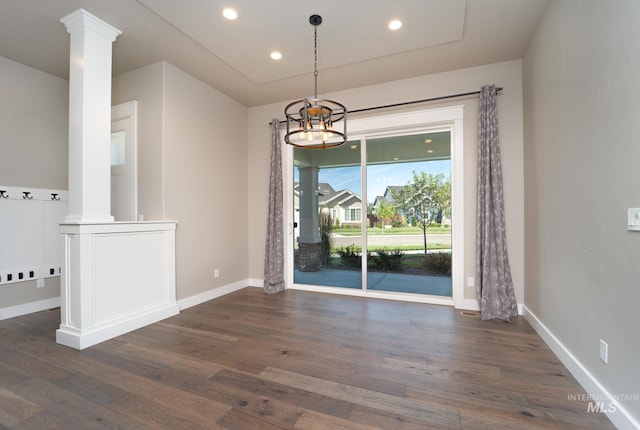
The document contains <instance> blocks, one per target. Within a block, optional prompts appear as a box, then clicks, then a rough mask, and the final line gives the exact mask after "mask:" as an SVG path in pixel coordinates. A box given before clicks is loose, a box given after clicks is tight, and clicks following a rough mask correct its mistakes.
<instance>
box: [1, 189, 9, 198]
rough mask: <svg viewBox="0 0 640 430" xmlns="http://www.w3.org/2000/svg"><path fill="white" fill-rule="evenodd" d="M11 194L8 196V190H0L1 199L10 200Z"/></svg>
mask: <svg viewBox="0 0 640 430" xmlns="http://www.w3.org/2000/svg"><path fill="white" fill-rule="evenodd" d="M8 198H9V194H7V190H0V199H8Z"/></svg>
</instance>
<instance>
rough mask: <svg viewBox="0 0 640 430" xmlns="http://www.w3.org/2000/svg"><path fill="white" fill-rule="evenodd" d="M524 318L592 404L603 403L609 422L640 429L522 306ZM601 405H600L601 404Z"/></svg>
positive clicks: (623, 409) (634, 420)
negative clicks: (592, 401)
mask: <svg viewBox="0 0 640 430" xmlns="http://www.w3.org/2000/svg"><path fill="white" fill-rule="evenodd" d="M524 317H525V318H526V319H527V321H528V322H529V324H531V326H532V327H533V328H534V330H535V331H536V332H537V333H538V334H539V335H540V337H541V338H542V340H544V342H545V343H546V344H547V346H548V347H549V348H550V349H551V351H553V353H554V354H555V355H556V356H557V357H558V359H559V360H560V361H561V362H562V364H564V365H565V367H566V368H567V369H568V370H569V372H571V374H572V375H573V377H574V378H576V379H577V380H578V382H579V383H580V385H582V388H584V389H585V391H586V392H587V394H589V396H591V398H592V399H593V400H594V402H598V403H600V402H602V401H603V400H605V399H607V400H606V401H605V402H602V403H604V404H605V407H604V408H603V409H604V412H605V413H606V414H607V417H608V418H609V419H610V420H611V422H612V423H613V424H614V425H615V426H616V427H617V428H619V429H640V423H639V422H638V421H637V420H636V419H635V418H634V417H633V416H632V415H631V414H630V413H629V412H628V411H627V410H626V409H625V408H624V407H623V406H622V405H621V404H620V403H619V402H618V400H617V399H616V396H613V395H611V393H609V392H608V391H607V390H606V389H605V388H604V387H603V386H602V384H601V383H600V382H599V381H598V380H597V379H596V378H595V377H594V376H593V375H592V374H591V372H589V370H588V369H587V368H585V367H584V366H583V365H582V363H580V361H578V359H577V358H576V357H575V356H574V355H573V354H572V353H571V351H569V349H567V347H566V346H564V345H563V344H562V342H560V340H559V339H558V338H557V337H556V336H555V335H554V334H553V333H552V332H551V331H550V330H549V329H548V328H547V327H546V326H545V325H544V324H543V323H542V321H540V319H539V318H538V317H537V316H536V315H535V314H534V313H533V312H531V310H530V309H529V308H527V306H526V305H525V306H524ZM602 403H601V404H602Z"/></svg>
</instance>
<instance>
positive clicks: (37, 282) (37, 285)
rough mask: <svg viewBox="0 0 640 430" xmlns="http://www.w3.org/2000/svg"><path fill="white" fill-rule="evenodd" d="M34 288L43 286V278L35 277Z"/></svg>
mask: <svg viewBox="0 0 640 430" xmlns="http://www.w3.org/2000/svg"><path fill="white" fill-rule="evenodd" d="M36 288H44V279H42V278H39V279H36Z"/></svg>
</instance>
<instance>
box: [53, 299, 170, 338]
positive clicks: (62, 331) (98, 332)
mask: <svg viewBox="0 0 640 430" xmlns="http://www.w3.org/2000/svg"><path fill="white" fill-rule="evenodd" d="M179 312H180V309H179V308H178V305H177V304H176V303H175V302H173V303H168V304H163V305H161V306H157V307H153V308H151V309H145V310H137V311H136V312H133V313H131V314H130V315H128V316H122V317H119V318H118V319H117V320H116V322H114V323H111V324H104V325H98V326H94V327H91V328H90V329H89V330H81V329H77V328H75V327H70V326H65V325H63V324H60V328H59V329H58V330H56V342H57V343H59V344H61V345H65V346H68V347H71V348H74V349H85V348H88V347H90V346H93V345H96V344H98V343H100V342H104V341H105V340H109V339H113V338H114V337H117V336H120V335H123V334H125V333H129V332H131V331H133V330H137V329H139V328H142V327H145V326H147V325H149V324H153V323H155V322H158V321H161V320H163V319H166V318H169V317H172V316H174V315H177V314H178V313H179Z"/></svg>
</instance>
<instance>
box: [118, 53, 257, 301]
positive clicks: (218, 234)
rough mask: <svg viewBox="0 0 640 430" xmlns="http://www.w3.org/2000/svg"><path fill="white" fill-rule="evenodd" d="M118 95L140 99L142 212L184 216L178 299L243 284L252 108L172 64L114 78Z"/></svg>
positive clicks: (180, 225)
mask: <svg viewBox="0 0 640 430" xmlns="http://www.w3.org/2000/svg"><path fill="white" fill-rule="evenodd" d="M113 94H114V95H113V103H114V104H117V103H123V102H127V101H131V100H137V101H138V115H139V120H138V124H139V130H138V150H139V153H138V155H139V157H138V169H139V183H138V196H139V204H140V206H139V212H140V213H142V214H144V219H145V220H177V221H178V227H177V231H176V276H177V298H178V300H182V299H185V298H188V297H192V296H195V295H198V294H202V293H206V292H207V291H210V290H212V289H215V288H217V287H222V286H226V285H229V284H234V283H237V282H242V281H245V280H246V279H247V278H248V259H247V255H248V245H249V244H248V239H247V218H248V202H247V199H246V194H247V178H248V173H247V157H248V156H247V108H246V107H244V106H243V105H241V104H239V103H237V102H235V101H234V100H231V99H230V98H228V97H227V96H225V95H223V94H222V93H220V92H219V91H217V90H215V89H213V88H211V87H209V86H207V85H205V84H204V83H202V82H201V81H199V80H197V79H195V78H193V77H192V76H190V75H188V74H186V73H184V72H183V71H181V70H180V69H178V68H176V67H174V66H173V65H171V64H169V63H166V62H160V63H156V64H152V65H150V66H147V67H143V68H141V69H138V70H134V71H132V72H129V73H126V74H123V75H120V76H117V77H115V79H114V84H113ZM215 269H218V270H219V273H220V277H219V278H214V270H215Z"/></svg>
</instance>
